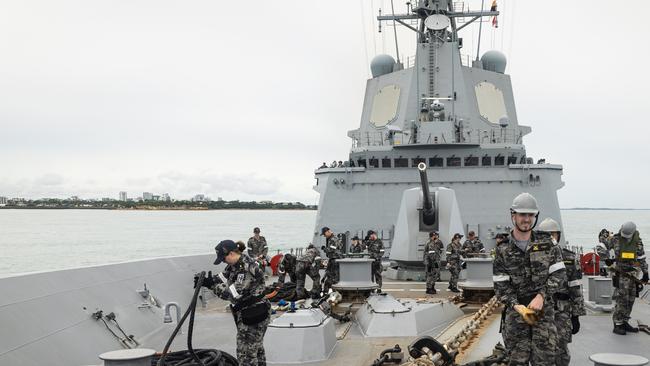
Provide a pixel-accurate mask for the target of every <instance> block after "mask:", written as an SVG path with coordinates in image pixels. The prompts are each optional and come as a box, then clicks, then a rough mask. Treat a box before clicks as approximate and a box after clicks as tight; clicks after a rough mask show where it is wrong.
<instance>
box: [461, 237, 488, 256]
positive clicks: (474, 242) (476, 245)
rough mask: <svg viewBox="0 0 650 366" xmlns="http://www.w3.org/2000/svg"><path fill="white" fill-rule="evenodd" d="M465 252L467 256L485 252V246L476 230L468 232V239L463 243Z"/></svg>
mask: <svg viewBox="0 0 650 366" xmlns="http://www.w3.org/2000/svg"><path fill="white" fill-rule="evenodd" d="M463 253H464V255H465V256H466V257H467V256H469V257H472V256H474V255H476V254H478V253H485V247H484V246H483V243H481V239H479V238H478V237H477V236H476V233H474V231H470V232H469V233H467V240H465V243H463Z"/></svg>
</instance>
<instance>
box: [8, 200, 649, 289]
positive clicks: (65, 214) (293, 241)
mask: <svg viewBox="0 0 650 366" xmlns="http://www.w3.org/2000/svg"><path fill="white" fill-rule="evenodd" d="M315 219H316V211H284V210H218V211H106V210H0V277H6V276H10V275H15V274H19V273H27V272H36V271H51V270H56V269H64V268H73V267H80V266H90V265H97V264H107V263H116V262H123V261H129V260H136V259H145V258H154V257H166V256H177V255H190V254H212V253H214V246H215V245H216V244H217V243H218V242H219V241H220V240H223V239H234V240H240V239H241V240H244V241H246V240H247V239H248V238H249V237H250V236H251V235H252V231H253V227H254V226H259V227H260V228H261V229H262V235H264V236H265V237H266V239H267V241H268V243H269V246H270V248H271V250H276V249H288V248H294V247H304V246H306V245H307V243H309V241H310V240H311V239H312V235H313V231H314V223H315ZM562 219H563V221H564V227H565V235H566V238H567V239H568V240H569V242H570V244H571V245H582V246H584V247H585V248H592V247H593V246H594V245H595V244H596V243H597V235H598V232H599V231H600V229H602V228H608V229H609V230H611V231H615V230H617V229H618V228H619V227H620V225H621V224H622V223H623V222H625V221H628V220H632V221H634V222H636V224H637V226H638V227H639V231H640V233H641V237H642V238H643V237H645V238H650V211H606V210H603V211H573V210H564V211H562ZM646 242H647V243H650V239H647V240H646ZM648 245H650V244H646V246H648ZM646 249H650V248H646Z"/></svg>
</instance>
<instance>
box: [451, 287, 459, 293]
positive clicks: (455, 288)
mask: <svg viewBox="0 0 650 366" xmlns="http://www.w3.org/2000/svg"><path fill="white" fill-rule="evenodd" d="M451 292H460V290H459V289H458V288H457V287H453V288H452V289H451Z"/></svg>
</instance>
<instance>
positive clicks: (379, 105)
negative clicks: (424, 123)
mask: <svg viewBox="0 0 650 366" xmlns="http://www.w3.org/2000/svg"><path fill="white" fill-rule="evenodd" d="M399 96H400V88H399V86H397V85H395V84H391V85H386V86H385V87H383V88H381V89H379V91H378V92H377V94H375V97H374V98H373V100H372V110H371V111H370V123H372V124H374V125H375V127H384V126H386V125H387V124H389V123H390V122H392V121H393V120H395V118H396V117H397V107H398V105H399Z"/></svg>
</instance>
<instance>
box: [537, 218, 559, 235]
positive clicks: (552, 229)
mask: <svg viewBox="0 0 650 366" xmlns="http://www.w3.org/2000/svg"><path fill="white" fill-rule="evenodd" d="M539 231H545V232H547V233H559V232H561V231H562V230H560V224H558V223H557V221H555V220H553V219H552V218H550V217H547V218H545V219H544V221H542V222H540V223H539Z"/></svg>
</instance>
